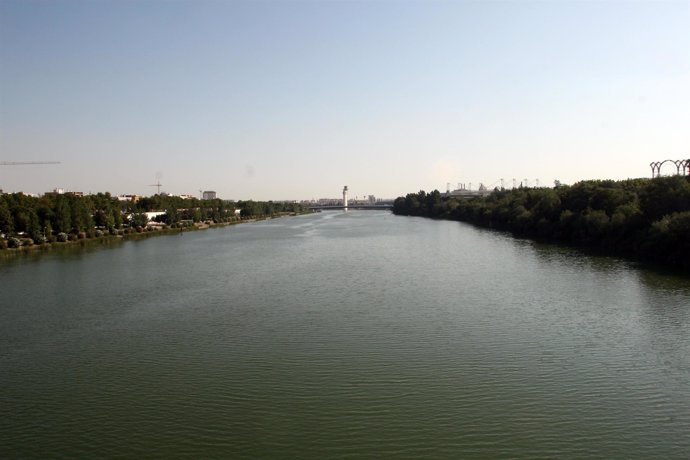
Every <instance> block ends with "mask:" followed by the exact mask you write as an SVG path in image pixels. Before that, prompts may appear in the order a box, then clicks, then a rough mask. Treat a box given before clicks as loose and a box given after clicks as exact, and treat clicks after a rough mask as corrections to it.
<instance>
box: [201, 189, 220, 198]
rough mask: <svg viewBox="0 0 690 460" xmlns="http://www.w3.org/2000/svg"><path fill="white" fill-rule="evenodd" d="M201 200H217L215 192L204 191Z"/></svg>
mask: <svg viewBox="0 0 690 460" xmlns="http://www.w3.org/2000/svg"><path fill="white" fill-rule="evenodd" d="M202 198H203V199H204V200H215V199H216V198H217V196H216V192H214V191H213V190H206V191H204V193H203V195H202Z"/></svg>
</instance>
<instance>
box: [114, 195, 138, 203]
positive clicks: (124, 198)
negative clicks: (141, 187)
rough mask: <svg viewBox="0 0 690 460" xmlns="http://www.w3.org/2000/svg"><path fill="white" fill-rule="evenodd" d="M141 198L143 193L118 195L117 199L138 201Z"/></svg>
mask: <svg viewBox="0 0 690 460" xmlns="http://www.w3.org/2000/svg"><path fill="white" fill-rule="evenodd" d="M141 198H142V196H141V195H118V197H117V201H133V202H135V203H136V202H137V201H139V200H140V199H141Z"/></svg>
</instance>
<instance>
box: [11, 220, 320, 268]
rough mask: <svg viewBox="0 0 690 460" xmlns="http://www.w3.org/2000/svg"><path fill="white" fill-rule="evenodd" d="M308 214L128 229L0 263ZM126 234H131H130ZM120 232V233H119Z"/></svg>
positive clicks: (17, 253)
mask: <svg viewBox="0 0 690 460" xmlns="http://www.w3.org/2000/svg"><path fill="white" fill-rule="evenodd" d="M304 214H311V213H310V212H301V213H290V214H281V215H275V216H266V217H252V218H248V219H240V220H234V221H230V222H208V221H207V222H195V223H194V224H193V225H190V226H184V227H175V228H173V227H165V228H162V227H160V226H157V225H150V226H147V227H145V228H143V229H141V230H140V231H138V230H135V229H132V228H127V229H121V230H120V231H119V232H118V234H116V235H111V234H106V235H103V236H97V237H92V238H89V237H88V236H87V237H83V238H78V239H76V240H69V241H64V242H57V241H55V242H52V243H41V244H32V245H28V246H20V247H18V248H5V249H2V250H0V262H1V261H2V260H3V259H5V260H7V259H12V258H15V257H22V256H30V255H39V254H43V253H47V252H52V251H62V250H78V249H85V248H96V247H107V246H112V245H117V244H120V243H123V242H125V241H139V240H144V239H148V238H152V237H156V236H167V235H182V234H183V233H187V232H196V231H199V230H208V229H210V228H220V227H228V226H231V225H241V224H251V223H255V222H257V221H263V220H272V219H278V218H284V217H296V216H298V215H304ZM128 230H132V231H131V232H130V231H128ZM120 232H122V233H120Z"/></svg>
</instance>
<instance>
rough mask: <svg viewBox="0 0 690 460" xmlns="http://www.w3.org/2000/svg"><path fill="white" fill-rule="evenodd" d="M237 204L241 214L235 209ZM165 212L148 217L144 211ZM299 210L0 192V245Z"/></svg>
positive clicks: (283, 205) (178, 227)
mask: <svg viewBox="0 0 690 460" xmlns="http://www.w3.org/2000/svg"><path fill="white" fill-rule="evenodd" d="M237 209H239V216H238V215H237V214H236V212H235V210H237ZM161 210H163V211H165V213H164V214H161V215H158V216H157V217H156V218H155V221H156V222H150V221H149V219H148V217H147V215H146V212H152V211H161ZM301 212H303V209H302V206H301V205H300V204H299V203H291V202H273V201H267V202H266V201H253V200H248V201H237V202H234V201H224V200H220V199H213V200H198V199H196V198H187V199H183V198H181V197H174V196H164V195H154V196H152V197H146V198H142V199H140V200H139V201H137V202H134V201H119V200H118V199H117V198H114V197H112V196H111V195H110V194H109V193H98V194H95V195H86V196H79V195H76V194H72V193H65V194H56V193H46V194H45V195H43V196H41V197H33V196H28V195H24V194H22V193H12V194H4V195H0V250H2V249H26V248H34V247H36V246H44V247H50V246H51V245H52V244H53V243H55V244H57V243H67V242H70V241H75V242H76V241H80V242H81V243H82V244H83V243H85V242H87V241H89V240H93V241H104V240H108V239H112V238H122V237H129V238H138V237H142V236H144V234H146V233H151V234H153V233H156V234H161V233H170V232H173V231H182V230H185V229H196V228H200V227H201V228H203V227H206V226H211V225H223V224H229V223H236V222H240V221H242V220H248V219H257V218H266V217H273V216H277V215H285V214H294V213H301Z"/></svg>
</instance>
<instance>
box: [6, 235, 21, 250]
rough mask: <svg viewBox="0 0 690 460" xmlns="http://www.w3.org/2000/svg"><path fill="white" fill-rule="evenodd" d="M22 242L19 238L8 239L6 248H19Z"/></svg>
mask: <svg viewBox="0 0 690 460" xmlns="http://www.w3.org/2000/svg"><path fill="white" fill-rule="evenodd" d="M21 245H22V241H21V240H20V239H19V238H15V237H13V236H11V237H9V238H8V239H7V247H8V248H18V247H21Z"/></svg>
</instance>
